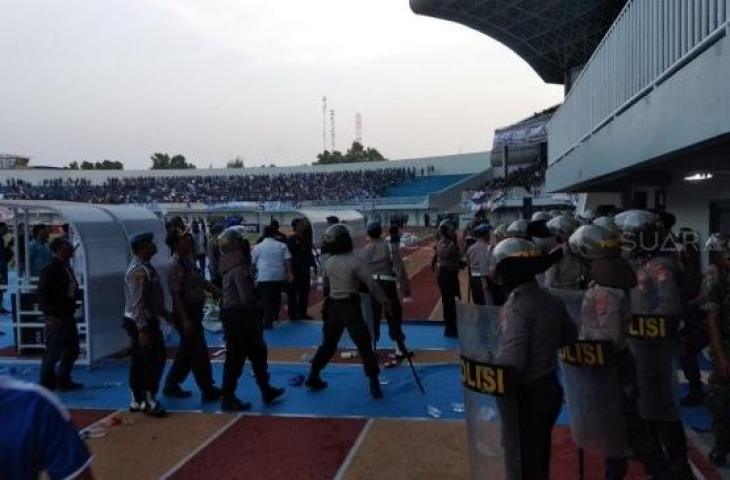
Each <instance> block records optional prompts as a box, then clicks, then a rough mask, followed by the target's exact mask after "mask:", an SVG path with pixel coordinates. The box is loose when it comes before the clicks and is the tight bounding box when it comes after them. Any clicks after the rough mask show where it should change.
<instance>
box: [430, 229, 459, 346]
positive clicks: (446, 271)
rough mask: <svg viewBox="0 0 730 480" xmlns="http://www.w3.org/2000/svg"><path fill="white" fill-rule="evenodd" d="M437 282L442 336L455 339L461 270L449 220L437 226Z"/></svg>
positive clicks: (455, 237) (456, 245) (454, 235)
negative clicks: (440, 306) (442, 316)
mask: <svg viewBox="0 0 730 480" xmlns="http://www.w3.org/2000/svg"><path fill="white" fill-rule="evenodd" d="M436 267H437V274H436V275H437V281H438V286H439V290H440V291H441V304H442V305H443V311H444V336H445V337H456V336H457V329H456V298H461V287H460V285H459V270H460V269H461V250H460V249H459V244H458V240H457V235H456V227H454V224H453V223H452V222H451V220H448V219H447V220H443V221H442V222H441V224H440V225H439V241H438V243H437V244H436Z"/></svg>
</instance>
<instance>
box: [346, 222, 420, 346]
mask: <svg viewBox="0 0 730 480" xmlns="http://www.w3.org/2000/svg"><path fill="white" fill-rule="evenodd" d="M389 233H390V242H386V241H385V240H383V239H382V235H383V227H382V225H381V224H380V222H371V223H370V224H368V226H367V234H368V237H369V242H368V244H367V245H366V246H365V247H363V248H362V249H361V250H360V251H359V252H358V256H359V257H360V259H362V260H363V261H364V262H365V264H366V265H367V268H368V271H369V272H370V275H371V276H372V278H373V280H375V281H376V282H377V284H378V285H379V286H380V288H381V289H382V290H383V292H385V296H386V297H387V298H388V301H389V303H390V306H391V309H390V313H387V314H386V315H385V318H386V319H387V321H388V333H389V335H390V338H391V340H393V341H394V342H395V344H396V350H395V356H396V359H402V358H405V357H406V356H407V355H409V352H408V349H407V348H406V344H405V338H406V336H405V334H404V333H403V328H402V324H403V308H402V307H401V302H400V298H399V297H398V288H399V287H400V292H401V294H402V295H403V296H404V297H410V295H411V288H410V285H409V283H408V273H407V272H406V269H405V266H404V265H403V259H402V258H401V256H400V230H399V228H398V226H397V225H393V226H391V227H390V232H389ZM381 313H382V312H381V308H380V303H378V301H377V300H375V299H374V298H373V299H372V314H373V335H374V337H375V338H373V344H376V343H377V342H378V340H379V339H380V316H381Z"/></svg>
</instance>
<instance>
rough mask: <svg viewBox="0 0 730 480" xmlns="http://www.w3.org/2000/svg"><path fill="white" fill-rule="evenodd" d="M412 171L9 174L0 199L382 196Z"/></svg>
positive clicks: (280, 199) (143, 200)
mask: <svg viewBox="0 0 730 480" xmlns="http://www.w3.org/2000/svg"><path fill="white" fill-rule="evenodd" d="M422 175H423V173H422ZM416 176H417V171H416V169H415V168H383V169H377V170H357V171H337V172H306V173H282V174H276V175H250V174H249V175H230V176H176V177H169V176H166V177H155V176H149V177H130V178H109V179H107V180H106V181H105V182H104V183H103V184H100V185H93V184H92V183H91V182H90V181H89V180H88V179H84V178H73V179H56V180H44V181H43V182H42V183H41V184H39V185H33V184H31V183H29V182H26V181H23V180H18V179H8V180H6V182H5V184H4V185H2V184H0V195H2V197H0V198H5V199H17V200H65V201H73V202H86V203H107V204H120V203H133V204H145V203H177V202H183V203H189V202H203V203H223V202H232V201H253V202H270V201H273V202H294V203H296V202H303V201H311V200H320V201H330V202H336V201H343V200H352V199H367V198H376V197H380V196H382V195H383V193H385V191H386V190H387V189H388V188H390V187H392V186H395V185H397V184H399V183H402V182H404V181H406V180H408V179H412V178H415V177H416Z"/></svg>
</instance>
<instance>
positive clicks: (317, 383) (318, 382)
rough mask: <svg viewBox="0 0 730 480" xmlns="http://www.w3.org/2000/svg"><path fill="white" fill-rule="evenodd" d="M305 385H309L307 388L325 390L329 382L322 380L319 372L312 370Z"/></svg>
mask: <svg viewBox="0 0 730 480" xmlns="http://www.w3.org/2000/svg"><path fill="white" fill-rule="evenodd" d="M304 385H306V386H307V388H309V389H311V390H315V391H316V390H323V389H325V388H327V382H325V381H324V380H322V378H320V376H319V372H316V371H314V370H312V371H311V372H309V376H308V377H307V380H306V381H305V382H304Z"/></svg>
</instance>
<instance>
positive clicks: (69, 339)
mask: <svg viewBox="0 0 730 480" xmlns="http://www.w3.org/2000/svg"><path fill="white" fill-rule="evenodd" d="M50 249H51V253H52V254H53V258H52V259H51V262H50V263H49V264H48V265H46V266H45V267H44V268H43V270H42V271H41V273H40V279H39V280H38V293H37V295H38V304H39V305H40V309H41V311H42V312H43V315H44V316H45V322H46V351H45V352H44V353H43V362H42V364H41V378H40V384H41V385H43V386H44V387H46V388H47V389H49V390H56V389H58V390H61V391H67V390H78V389H79V388H83V385H81V384H80V383H76V382H74V381H73V380H71V370H72V369H73V365H74V363H75V362H76V360H77V359H78V358H79V352H80V349H79V332H78V328H77V326H76V299H77V298H78V297H79V287H78V281H77V280H76V275H74V271H73V268H72V267H71V259H72V258H73V255H74V249H73V246H72V245H71V243H69V241H68V240H65V239H63V238H56V239H54V240H53V241H52V242H51V245H50ZM56 367H58V368H56Z"/></svg>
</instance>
